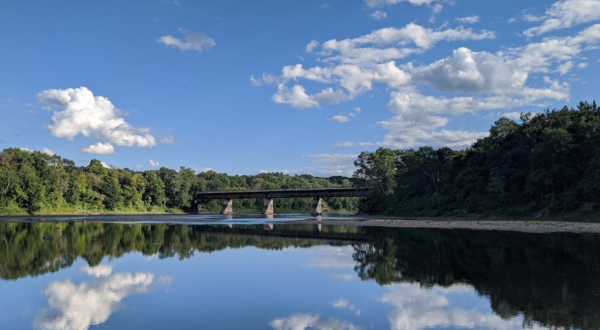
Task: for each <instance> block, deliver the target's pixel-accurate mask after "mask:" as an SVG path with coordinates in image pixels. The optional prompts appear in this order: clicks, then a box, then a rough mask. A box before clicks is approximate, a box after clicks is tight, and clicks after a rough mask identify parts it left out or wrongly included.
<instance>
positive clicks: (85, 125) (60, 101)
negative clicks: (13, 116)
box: [37, 87, 156, 147]
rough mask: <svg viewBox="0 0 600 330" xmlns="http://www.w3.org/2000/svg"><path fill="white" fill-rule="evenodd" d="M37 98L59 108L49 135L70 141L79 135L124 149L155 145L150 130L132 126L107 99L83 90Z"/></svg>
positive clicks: (51, 91)
mask: <svg viewBox="0 0 600 330" xmlns="http://www.w3.org/2000/svg"><path fill="white" fill-rule="evenodd" d="M37 98H38V99H39V100H40V102H42V103H46V104H50V105H52V106H55V107H58V108H59V110H58V111H54V113H53V115H52V119H51V121H50V124H49V125H48V126H47V128H48V130H49V131H50V134H51V135H52V136H55V137H58V138H62V139H68V140H73V138H74V137H75V136H77V135H79V134H81V135H83V136H86V137H93V138H96V139H99V140H105V141H108V142H110V143H114V144H116V145H118V146H126V147H133V146H137V147H152V146H154V145H156V142H155V140H154V137H153V136H152V135H151V134H150V129H148V128H144V127H134V126H131V125H130V124H129V123H127V122H126V121H125V119H123V118H121V117H120V111H119V110H118V109H117V108H116V107H115V106H114V105H113V104H112V103H111V102H110V101H109V100H108V99H107V98H106V97H103V96H94V94H93V93H92V91H90V90H89V89H87V88H86V87H80V88H68V89H49V90H45V91H43V92H41V93H39V94H37Z"/></svg>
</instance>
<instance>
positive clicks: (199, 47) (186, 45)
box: [157, 28, 217, 53]
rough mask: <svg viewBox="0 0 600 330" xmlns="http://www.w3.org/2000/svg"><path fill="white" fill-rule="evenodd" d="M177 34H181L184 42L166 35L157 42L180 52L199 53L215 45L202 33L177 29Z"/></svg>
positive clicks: (211, 39)
mask: <svg viewBox="0 0 600 330" xmlns="http://www.w3.org/2000/svg"><path fill="white" fill-rule="evenodd" d="M179 32H181V33H183V35H184V36H185V38H184V39H185V40H181V39H179V38H176V37H173V36H172V35H166V36H162V37H160V38H158V40H157V41H158V42H159V43H161V44H163V45H166V46H171V47H174V48H179V49H180V50H182V51H187V50H195V51H197V52H199V53H202V52H203V51H205V50H207V49H210V48H212V47H214V46H216V45H217V43H216V42H215V41H214V40H213V38H211V37H209V36H207V35H205V34H204V33H202V32H194V31H187V30H184V29H182V28H179Z"/></svg>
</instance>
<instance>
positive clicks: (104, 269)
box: [81, 265, 113, 277]
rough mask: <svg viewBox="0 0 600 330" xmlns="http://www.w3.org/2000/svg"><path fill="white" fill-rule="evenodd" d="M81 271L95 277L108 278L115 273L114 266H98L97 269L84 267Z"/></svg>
mask: <svg viewBox="0 0 600 330" xmlns="http://www.w3.org/2000/svg"><path fill="white" fill-rule="evenodd" d="M81 271H82V272H84V273H86V274H88V275H90V276H94V277H106V276H108V275H110V274H111V273H112V271H113V266H110V265H98V266H96V267H90V266H83V267H81Z"/></svg>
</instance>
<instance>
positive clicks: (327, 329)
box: [270, 313, 362, 330]
mask: <svg viewBox="0 0 600 330" xmlns="http://www.w3.org/2000/svg"><path fill="white" fill-rule="evenodd" d="M270 325H271V327H272V328H273V329H275V330H306V329H315V330H360V329H362V328H361V327H358V326H356V325H354V324H352V323H350V322H346V321H342V320H339V319H327V320H323V321H321V319H320V315H318V314H317V315H310V314H302V313H297V314H292V315H290V316H288V317H285V318H277V319H274V320H273V321H271V323H270Z"/></svg>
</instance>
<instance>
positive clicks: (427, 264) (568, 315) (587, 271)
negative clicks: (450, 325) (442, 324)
mask: <svg viewBox="0 0 600 330" xmlns="http://www.w3.org/2000/svg"><path fill="white" fill-rule="evenodd" d="M365 231H366V233H367V234H369V235H370V236H371V238H372V240H371V241H370V242H369V243H365V244H357V245H355V253H354V255H353V258H354V259H355V261H356V262H357V265H356V267H355V269H356V271H357V273H358V275H359V277H360V278H362V279H363V280H369V279H374V280H376V281H377V283H379V284H388V283H392V282H410V283H412V282H418V283H420V284H421V285H422V286H426V287H429V286H432V285H441V286H450V285H452V284H454V283H461V282H463V283H469V284H471V285H473V286H474V288H475V289H476V290H477V291H478V292H479V293H480V294H483V295H486V296H488V297H489V298H490V302H491V307H492V309H493V310H494V311H495V312H496V313H497V314H498V315H500V316H501V317H503V318H511V317H514V316H516V315H518V314H519V313H523V315H524V317H525V323H529V324H531V323H534V322H538V323H540V324H542V325H544V326H550V327H566V328H581V329H600V315H599V314H598V313H597V310H598V308H599V306H600V296H599V295H598V294H599V289H598V287H599V286H598V284H600V278H599V277H598V275H600V258H599V257H598V256H599V255H600V241H599V240H598V235H593V234H564V233H563V234H525V233H513V232H492V231H490V232H474V231H467V230H436V229H402V230H391V229H381V228H366V229H365Z"/></svg>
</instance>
